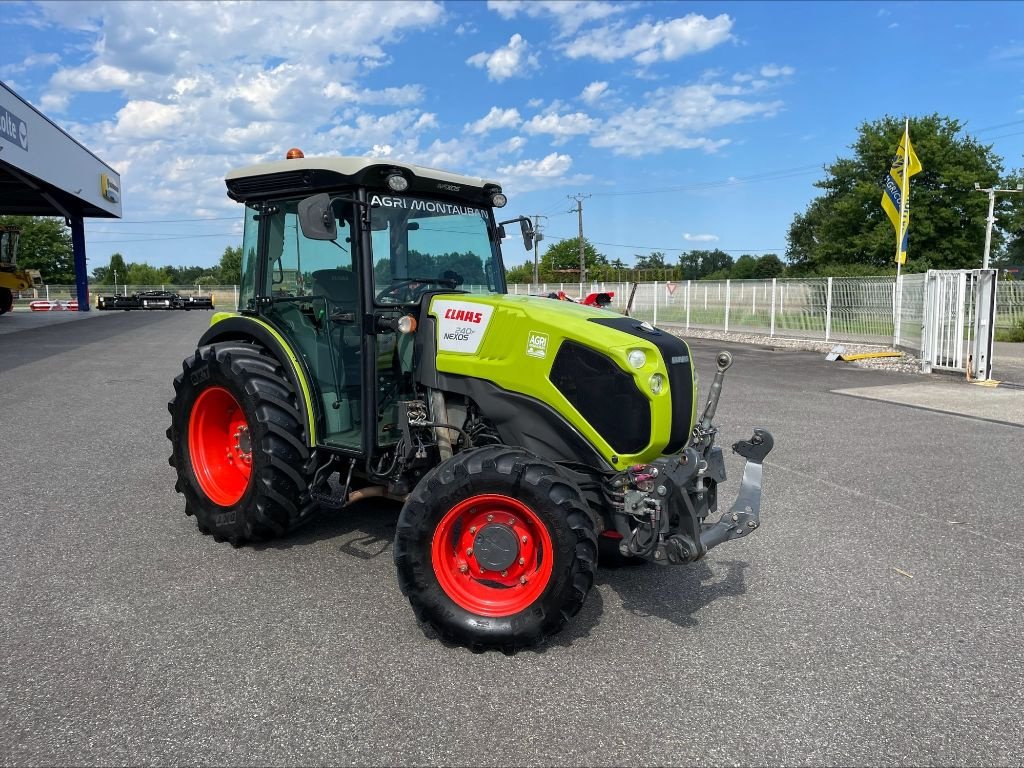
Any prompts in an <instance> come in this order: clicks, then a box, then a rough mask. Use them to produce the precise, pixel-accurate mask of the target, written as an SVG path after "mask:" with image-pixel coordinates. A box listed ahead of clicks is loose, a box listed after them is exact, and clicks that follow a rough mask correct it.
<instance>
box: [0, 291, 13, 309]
mask: <svg viewBox="0 0 1024 768" xmlns="http://www.w3.org/2000/svg"><path fill="white" fill-rule="evenodd" d="M13 310H14V294H13V293H11V291H10V289H9V288H0V315H2V314H4V313H6V312H11V311H13Z"/></svg>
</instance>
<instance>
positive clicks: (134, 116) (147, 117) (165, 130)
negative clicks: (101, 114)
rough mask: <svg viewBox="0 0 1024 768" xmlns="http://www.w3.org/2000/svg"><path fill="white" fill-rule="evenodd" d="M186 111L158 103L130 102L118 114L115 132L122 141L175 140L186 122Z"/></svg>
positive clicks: (175, 106)
mask: <svg viewBox="0 0 1024 768" xmlns="http://www.w3.org/2000/svg"><path fill="white" fill-rule="evenodd" d="M184 117H185V112H184V110H183V109H182V108H181V107H179V106H177V105H173V104H160V103H159V102H156V101H129V102H128V103H127V104H125V105H124V107H122V108H121V110H120V111H118V113H117V124H116V127H115V130H116V132H117V135H118V137H119V138H122V139H129V140H135V139H160V138H173V136H174V134H175V133H176V132H177V131H178V130H179V129H180V127H181V125H182V123H183V122H184Z"/></svg>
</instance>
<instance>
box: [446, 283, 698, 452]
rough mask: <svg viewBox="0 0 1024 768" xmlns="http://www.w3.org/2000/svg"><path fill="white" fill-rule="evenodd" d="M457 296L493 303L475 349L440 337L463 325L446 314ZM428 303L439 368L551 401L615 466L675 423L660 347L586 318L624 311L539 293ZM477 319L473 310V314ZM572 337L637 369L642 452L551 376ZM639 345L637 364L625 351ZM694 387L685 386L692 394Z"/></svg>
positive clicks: (662, 440)
mask: <svg viewBox="0 0 1024 768" xmlns="http://www.w3.org/2000/svg"><path fill="white" fill-rule="evenodd" d="M452 303H454V304H455V305H458V306H460V307H461V306H463V305H474V306H478V307H483V308H490V310H489V312H488V310H487V309H484V310H483V313H484V314H485V315H486V317H485V318H482V321H481V322H480V325H485V326H486V327H484V328H483V330H482V336H481V338H480V339H479V346H478V347H477V349H476V351H475V352H471V351H458V350H455V349H451V347H453V346H458V344H459V342H458V341H455V342H452V341H449V342H447V346H448V347H449V349H445V345H446V342H445V340H444V339H443V338H442V337H443V336H444V335H445V333H446V332H451V331H452V330H453V327H454V330H455V331H457V330H458V326H459V325H460V320H459V319H458V314H457V312H452V313H451V314H450V316H449V317H448V318H444V317H443V315H444V314H445V312H446V311H447V310H450V309H451V306H450V305H451V304H452ZM429 311H430V314H431V315H432V316H433V317H434V318H435V320H436V321H437V329H438V330H437V334H438V338H437V340H436V342H437V370H438V371H439V372H441V373H450V374H457V375H460V376H471V377H476V378H481V379H486V380H487V381H490V382H492V383H494V384H496V385H498V386H499V387H501V388H503V389H506V390H509V391H512V392H518V393H521V394H523V395H527V396H530V397H534V398H536V399H538V400H540V401H542V402H544V403H547V404H548V405H550V406H551V407H552V408H554V409H555V410H556V411H558V412H559V413H560V414H561V415H562V416H563V417H564V418H565V419H566V420H567V421H568V422H569V423H571V424H572V425H573V426H574V427H576V429H578V430H579V431H580V433H581V434H583V435H584V436H585V437H586V438H587V440H589V441H590V443H591V444H592V445H593V446H594V447H595V448H596V449H597V451H598V452H599V453H600V454H601V455H602V456H603V457H604V458H605V459H606V460H608V462H609V463H610V464H612V465H613V466H615V467H619V468H622V467H626V466H629V465H630V464H638V463H645V462H649V461H652V460H653V459H655V458H657V457H658V456H661V455H662V452H663V449H664V448H665V446H666V445H667V444H668V442H669V436H670V433H671V430H672V393H671V392H670V391H669V387H668V371H667V370H666V367H665V362H664V361H663V360H662V359H661V354H660V353H659V351H658V348H657V347H656V346H655V345H654V344H652V343H650V342H647V341H645V340H644V339H641V338H638V337H636V336H631V335H629V334H625V333H622V332H621V331H617V330H615V329H613V328H608V327H606V326H603V325H599V324H597V323H591V322H588V319H589V318H592V317H621V315H617V314H615V313H613V312H609V311H607V310H602V309H596V308H593V307H588V306H584V305H582V304H573V303H569V302H564V301H553V300H552V299H547V298H541V297H537V296H511V295H486V296H485V295H469V294H463V295H438V296H435V297H434V298H433V299H432V300H431V305H430V310H429ZM473 319H474V318H473V317H472V316H469V320H470V321H471V320H473ZM462 325H468V323H463V324H462ZM457 338H461V336H460V337H457ZM566 340H572V341H575V342H578V343H580V344H583V345H585V346H588V347H590V348H591V349H594V350H596V351H598V352H601V353H603V354H605V355H607V356H608V357H610V358H611V359H612V360H614V361H615V362H616V363H617V364H618V365H619V367H620V368H622V370H624V371H626V372H627V373H630V374H631V375H632V376H633V378H634V380H635V381H636V384H637V387H638V389H639V390H640V392H641V393H642V394H643V395H644V396H645V397H646V398H647V400H648V402H649V403H650V407H651V426H652V429H651V433H652V434H651V439H650V442H649V443H648V444H647V446H646V447H645V448H644V449H643V450H642V451H640V452H639V453H635V454H626V455H623V454H618V453H616V451H615V450H614V449H613V448H612V447H611V446H610V445H608V443H607V442H605V440H604V439H603V438H602V437H601V436H600V435H599V434H597V432H596V431H595V430H594V429H593V428H592V427H591V426H590V424H588V423H587V421H586V419H584V418H583V416H582V415H581V414H580V413H579V412H578V411H577V410H576V409H575V408H574V407H573V406H572V404H571V403H570V402H569V401H568V400H567V399H566V398H565V397H564V396H563V395H562V393H561V392H559V391H558V389H556V388H555V386H554V385H553V384H552V383H551V381H550V380H549V378H548V375H549V373H550V372H551V367H552V364H553V362H554V359H555V355H556V354H557V353H558V349H559V347H560V346H561V344H562V343H563V342H564V341H566ZM470 345H471V344H470ZM634 349H640V350H643V352H644V353H645V354H646V356H647V362H646V364H645V365H644V366H643V367H641V368H639V369H636V368H632V367H631V366H630V365H629V363H628V362H627V355H628V354H629V352H630V350H634ZM655 373H660V374H661V375H662V376H663V377H665V382H666V383H665V386H664V387H663V389H662V391H661V392H660V393H659V394H657V395H655V394H653V393H652V392H651V388H650V384H649V380H650V377H651V376H652V375H653V374H655ZM691 379H692V377H691ZM691 384H692V382H691ZM694 391H695V387H694ZM690 394H691V393H687V395H688V396H689V395H690ZM692 402H693V407H692V408H691V412H690V414H689V419H690V423H689V425H688V427H687V432H690V431H692V429H693V426H694V424H695V422H696V417H697V413H696V411H697V408H696V398H695V397H693V398H692ZM613 457H614V461H613Z"/></svg>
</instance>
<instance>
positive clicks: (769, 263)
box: [754, 253, 786, 280]
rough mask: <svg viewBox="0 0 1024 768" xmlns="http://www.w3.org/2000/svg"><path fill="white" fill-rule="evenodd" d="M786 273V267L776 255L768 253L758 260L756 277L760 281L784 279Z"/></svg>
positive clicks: (755, 268)
mask: <svg viewBox="0 0 1024 768" xmlns="http://www.w3.org/2000/svg"><path fill="white" fill-rule="evenodd" d="M785 273H786V265H785V264H783V263H782V259H780V258H779V257H778V256H776V255H775V254H774V253H766V254H765V255H764V256H762V257H760V258H759V259H758V260H757V264H756V265H755V266H754V277H755V278H757V279H758V280H770V279H771V278H773V277H782V276H783V275H784V274H785Z"/></svg>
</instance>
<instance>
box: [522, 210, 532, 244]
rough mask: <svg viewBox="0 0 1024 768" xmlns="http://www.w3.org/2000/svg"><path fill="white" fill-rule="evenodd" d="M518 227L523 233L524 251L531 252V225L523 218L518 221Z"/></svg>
mask: <svg viewBox="0 0 1024 768" xmlns="http://www.w3.org/2000/svg"><path fill="white" fill-rule="evenodd" d="M519 227H520V228H521V229H522V231H523V245H524V246H526V250H528V251H532V250H533V224H532V223H531V222H530V220H529V219H528V218H526V217H525V216H524V217H523V218H521V219H520V220H519Z"/></svg>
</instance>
